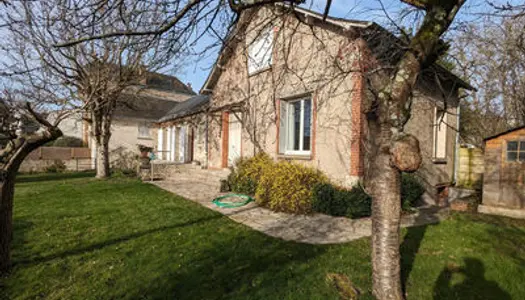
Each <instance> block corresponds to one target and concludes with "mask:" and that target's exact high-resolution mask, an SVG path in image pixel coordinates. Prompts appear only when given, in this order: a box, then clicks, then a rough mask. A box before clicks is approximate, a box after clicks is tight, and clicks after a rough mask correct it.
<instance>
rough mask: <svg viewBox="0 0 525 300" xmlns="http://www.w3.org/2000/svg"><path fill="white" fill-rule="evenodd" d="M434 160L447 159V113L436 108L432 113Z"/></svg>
mask: <svg viewBox="0 0 525 300" xmlns="http://www.w3.org/2000/svg"><path fill="white" fill-rule="evenodd" d="M433 158H434V159H445V158H447V113H446V111H445V110H443V109H440V108H436V110H435V113H434V153H433Z"/></svg>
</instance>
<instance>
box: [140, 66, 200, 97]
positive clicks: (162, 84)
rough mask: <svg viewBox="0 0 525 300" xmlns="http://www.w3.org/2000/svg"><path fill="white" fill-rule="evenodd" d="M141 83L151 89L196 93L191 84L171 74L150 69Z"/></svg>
mask: <svg viewBox="0 0 525 300" xmlns="http://www.w3.org/2000/svg"><path fill="white" fill-rule="evenodd" d="M141 84H142V85H143V86H144V87H148V88H151V89H156V90H163V91H169V92H175V93H183V94H189V95H195V92H194V91H193V90H192V89H191V87H190V86H188V85H186V84H184V83H182V81H180V80H179V79H178V78H177V77H175V76H171V75H166V74H161V73H156V72H150V71H148V72H147V73H146V76H145V78H144V79H143V80H142V82H141Z"/></svg>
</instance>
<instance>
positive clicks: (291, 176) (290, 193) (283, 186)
mask: <svg viewBox="0 0 525 300" xmlns="http://www.w3.org/2000/svg"><path fill="white" fill-rule="evenodd" d="M324 182H328V179H327V178H326V176H325V175H323V174H322V173H321V172H320V171H318V170H316V169H313V168H309V167H305V166H302V165H299V164H296V163H291V162H286V161H281V162H279V163H275V164H273V165H272V166H271V167H270V168H266V169H265V170H264V172H262V176H261V177H260V180H259V182H258V184H257V189H256V193H255V196H256V200H257V202H258V203H259V204H261V205H265V206H268V207H269V208H270V209H271V210H274V211H282V212H288V213H300V214H306V213H309V212H311V211H312V195H313V190H314V187H315V186H316V185H318V184H321V183H324Z"/></svg>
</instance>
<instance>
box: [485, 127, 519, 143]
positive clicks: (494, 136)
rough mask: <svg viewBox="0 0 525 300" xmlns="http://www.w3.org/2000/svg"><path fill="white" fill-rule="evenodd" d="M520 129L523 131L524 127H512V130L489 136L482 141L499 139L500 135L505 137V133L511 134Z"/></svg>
mask: <svg viewBox="0 0 525 300" xmlns="http://www.w3.org/2000/svg"><path fill="white" fill-rule="evenodd" d="M521 129H525V125H524V126H519V127H514V128H512V129H509V130H507V131H503V132H500V133H498V134H495V135H491V136H489V137H486V138H484V139H483V140H484V141H488V140H492V139H495V138H497V137H500V136H502V135H505V134H507V133H511V132H513V131H516V130H521Z"/></svg>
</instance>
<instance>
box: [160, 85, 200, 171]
mask: <svg viewBox="0 0 525 300" xmlns="http://www.w3.org/2000/svg"><path fill="white" fill-rule="evenodd" d="M208 108H209V96H207V95H197V96H193V97H191V98H189V99H188V100H186V101H184V102H181V103H180V104H178V105H177V106H175V107H174V108H173V109H172V110H170V111H169V112H168V113H167V114H166V115H165V116H163V117H162V118H160V120H159V122H160V123H161V126H160V128H159V129H158V136H157V151H158V153H159V154H158V158H159V159H161V160H165V161H174V162H179V163H187V162H192V161H196V162H199V163H202V164H206V163H207V156H206V153H207V150H206V148H207V144H206V141H207V140H206V132H207V126H208V124H207V122H206V120H207V118H206V115H205V114H204V113H203V112H205V111H206V110H207V109H208Z"/></svg>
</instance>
